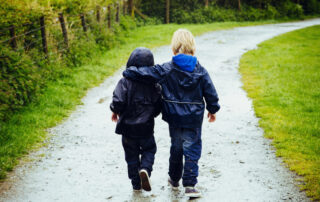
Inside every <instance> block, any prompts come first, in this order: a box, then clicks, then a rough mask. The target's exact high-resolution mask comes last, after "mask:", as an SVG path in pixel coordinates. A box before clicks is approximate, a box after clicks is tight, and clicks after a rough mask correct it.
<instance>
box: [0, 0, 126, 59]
mask: <svg viewBox="0 0 320 202" xmlns="http://www.w3.org/2000/svg"><path fill="white" fill-rule="evenodd" d="M121 7H122V9H121ZM126 7H127V1H126V0H122V1H121V2H117V3H115V4H109V5H106V6H101V5H99V6H97V7H96V10H90V11H87V12H83V13H79V14H72V15H66V14H64V13H58V14H56V16H54V17H52V16H45V15H43V16H41V17H40V18H39V20H37V21H34V22H32V23H25V24H21V25H19V26H17V25H11V26H7V27H4V28H0V47H7V48H11V49H12V50H13V51H16V52H22V51H24V52H26V53H27V52H28V51H30V50H32V49H38V50H40V51H42V54H43V59H49V58H50V57H51V56H52V55H55V54H63V53H66V52H67V51H68V49H69V42H70V40H72V39H73V38H72V37H73V36H72V35H74V34H75V33H77V34H85V35H86V32H87V31H89V30H90V27H92V26H91V24H90V23H94V22H93V20H95V21H96V22H95V23H96V24H98V26H101V27H103V26H104V27H105V28H106V29H108V30H109V31H112V24H113V23H119V21H120V18H119V16H120V15H126V14H127V11H126V9H125V8H126ZM121 10H122V12H121ZM103 16H105V17H104V20H103ZM102 21H103V22H104V23H101V22H102ZM58 27H60V28H59V29H58ZM59 30H60V31H59ZM81 30H82V31H81ZM51 32H52V33H51ZM59 32H60V34H57V33H59ZM80 32H82V33H80ZM48 43H50V44H48ZM0 58H6V57H5V56H4V55H0ZM37 62H39V61H35V62H34V63H37Z"/></svg>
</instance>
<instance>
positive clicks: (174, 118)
mask: <svg viewBox="0 0 320 202" xmlns="http://www.w3.org/2000/svg"><path fill="white" fill-rule="evenodd" d="M123 76H124V77H126V78H130V79H133V80H139V81H142V82H145V83H159V84H160V85H161V87H162V101H163V102H162V103H163V104H162V118H163V120H165V121H166V122H168V123H169V125H170V126H171V127H182V128H200V127H201V126H202V122H203V115H204V109H205V103H206V108H207V110H208V111H209V112H210V113H211V114H215V113H216V112H217V111H219V109H220V105H219V103H218V101H219V98H218V95H217V92H216V90H215V87H214V85H213V83H212V81H211V78H210V76H209V74H208V72H207V71H206V69H205V68H204V67H202V66H201V65H200V63H199V62H198V61H197V58H196V57H193V56H190V55H183V54H179V55H177V56H174V57H173V58H172V61H171V62H167V63H164V64H162V65H155V66H154V67H153V68H150V67H149V68H148V67H140V68H137V67H130V68H127V69H126V70H125V71H124V72H123ZM204 100H205V102H204Z"/></svg>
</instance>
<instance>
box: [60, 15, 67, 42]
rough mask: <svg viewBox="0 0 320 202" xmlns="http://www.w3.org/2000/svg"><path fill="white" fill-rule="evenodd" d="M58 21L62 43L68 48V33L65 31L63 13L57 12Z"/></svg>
mask: <svg viewBox="0 0 320 202" xmlns="http://www.w3.org/2000/svg"><path fill="white" fill-rule="evenodd" d="M59 21H60V25H61V30H62V35H63V40H64V44H65V45H66V48H68V47H69V43H68V33H67V29H66V23H65V21H64V17H63V13H59Z"/></svg>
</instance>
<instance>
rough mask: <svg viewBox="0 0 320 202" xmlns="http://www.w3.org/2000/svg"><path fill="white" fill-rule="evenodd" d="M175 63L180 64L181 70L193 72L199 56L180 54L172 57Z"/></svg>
mask: <svg viewBox="0 0 320 202" xmlns="http://www.w3.org/2000/svg"><path fill="white" fill-rule="evenodd" d="M172 61H173V63H175V64H176V65H178V66H179V67H180V69H181V70H183V71H187V72H193V70H194V69H195V67H196V65H197V58H196V57H195V56H191V55H186V54H179V55H176V56H173V57H172Z"/></svg>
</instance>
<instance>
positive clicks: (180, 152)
mask: <svg viewBox="0 0 320 202" xmlns="http://www.w3.org/2000/svg"><path fill="white" fill-rule="evenodd" d="M169 129H170V137H171V149H170V159H169V176H170V178H171V179H172V180H173V181H179V180H180V179H181V177H182V184H183V186H184V187H188V186H195V185H196V184H197V182H198V181H197V177H198V174H199V173H198V171H199V166H198V161H199V159H200V157H201V149H202V141H201V128H173V127H169ZM183 156H184V160H185V163H184V165H183ZM182 173H183V175H182Z"/></svg>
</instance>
